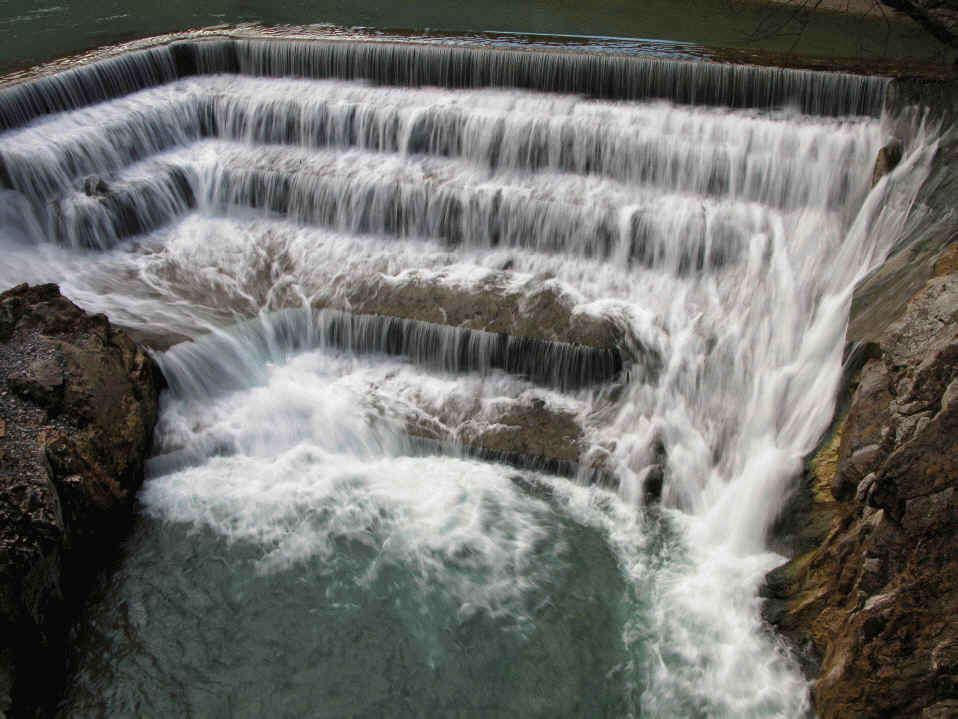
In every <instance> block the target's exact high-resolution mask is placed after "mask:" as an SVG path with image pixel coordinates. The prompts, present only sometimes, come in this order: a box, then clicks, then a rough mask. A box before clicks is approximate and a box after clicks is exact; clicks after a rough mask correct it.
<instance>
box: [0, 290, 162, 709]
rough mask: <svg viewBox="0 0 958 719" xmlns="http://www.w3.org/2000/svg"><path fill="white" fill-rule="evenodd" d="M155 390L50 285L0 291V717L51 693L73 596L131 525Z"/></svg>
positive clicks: (135, 364)
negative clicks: (11, 708) (7, 711)
mask: <svg viewBox="0 0 958 719" xmlns="http://www.w3.org/2000/svg"><path fill="white" fill-rule="evenodd" d="M161 382H162V380H161V378H160V374H159V372H158V370H157V369H156V368H155V365H154V364H153V361H152V360H151V359H150V358H149V357H148V356H147V355H146V354H145V353H143V352H142V351H141V350H140V349H139V348H138V347H137V346H136V345H135V344H134V343H133V341H132V340H130V339H129V337H127V336H126V335H125V334H124V333H123V332H122V331H120V330H118V329H116V328H114V327H113V326H111V324H110V322H109V321H108V320H107V319H106V317H104V316H102V315H88V314H86V313H85V312H83V311H82V310H80V309H79V308H78V307H76V306H75V305H74V304H73V303H71V302H70V301H69V300H67V299H66V298H65V297H63V296H62V295H61V294H60V292H59V290H58V289H57V287H56V286H55V285H37V286H33V287H30V286H28V285H20V286H18V287H15V288H13V289H11V290H9V291H7V292H5V293H3V294H0V415H2V419H0V429H2V431H0V638H2V639H0V715H2V713H3V712H4V711H5V710H9V709H10V707H11V699H12V700H14V701H15V703H16V706H15V707H14V709H15V710H16V708H17V707H30V706H35V705H37V704H40V703H42V701H43V700H45V699H47V698H48V697H49V696H51V695H52V694H54V692H51V682H54V686H55V681H57V680H55V679H52V678H51V676H53V677H55V676H56V672H54V673H51V672H50V666H54V667H56V666H59V665H60V663H61V659H60V651H61V648H62V642H63V638H64V637H63V634H64V630H65V627H66V622H67V621H68V619H69V617H70V615H71V613H72V611H73V609H74V607H75V604H76V602H77V600H78V598H79V596H80V590H82V588H83V586H84V585H85V584H86V583H87V582H88V581H89V580H90V579H92V575H93V574H94V573H95V572H96V571H97V570H98V569H99V568H100V567H102V566H103V565H104V564H105V562H107V561H108V560H109V558H110V557H111V556H112V554H113V552H114V551H115V548H116V546H117V542H118V541H119V539H120V538H121V537H122V536H123V534H124V531H125V529H126V528H127V527H128V525H129V522H130V518H131V508H132V505H133V501H134V497H135V494H136V491H137V489H138V488H139V486H140V483H141V482H142V479H143V461H144V458H145V456H146V453H147V450H148V448H149V444H150V438H151V435H152V431H153V425H154V423H155V421H156V416H157V395H158V392H159V388H160V385H161ZM51 663H52V664H51Z"/></svg>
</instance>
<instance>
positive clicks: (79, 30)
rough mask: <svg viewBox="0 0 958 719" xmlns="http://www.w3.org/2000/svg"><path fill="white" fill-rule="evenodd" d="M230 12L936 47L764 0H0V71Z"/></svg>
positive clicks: (904, 29)
mask: <svg viewBox="0 0 958 719" xmlns="http://www.w3.org/2000/svg"><path fill="white" fill-rule="evenodd" d="M237 23H266V24H295V25H308V24H313V23H327V24H333V25H338V26H343V27H350V26H362V27H368V28H381V29H410V30H418V31H421V30H423V29H427V28H428V29H431V31H432V32H433V33H438V34H441V33H442V32H444V31H465V32H473V33H476V32H496V31H503V32H509V33H544V34H551V35H567V36H568V35H572V36H596V37H594V38H593V39H592V40H590V41H588V42H591V43H593V44H599V45H613V46H616V45H617V46H619V47H620V48H625V49H634V48H635V47H637V46H638V47H640V48H641V49H642V50H644V51H649V50H650V49H651V50H656V49H658V50H660V51H665V52H669V51H673V50H674V49H675V47H674V43H693V44H696V45H706V46H712V47H736V48H747V49H761V50H771V51H776V52H790V51H795V52H799V53H805V54H811V55H821V56H849V57H858V56H864V57H892V58H894V57H913V58H926V57H932V56H937V55H940V54H941V53H942V50H943V48H942V46H941V45H940V44H939V43H938V42H937V41H935V40H933V39H932V38H931V37H929V36H928V35H927V34H925V33H923V32H922V31H920V30H918V29H917V28H916V27H914V26H913V25H912V24H911V23H909V22H906V21H893V22H885V21H883V20H879V19H872V18H868V19H863V18H859V17H852V16H845V15H841V14H837V13H824V14H817V15H814V16H813V17H811V18H810V19H809V20H808V21H807V22H806V21H805V20H803V21H801V22H800V23H799V22H796V21H794V20H793V14H792V13H791V12H790V11H787V10H782V9H780V8H776V7H775V6H774V5H771V4H769V3H764V4H758V5H753V4H750V3H747V2H740V1H733V0H681V1H678V0H644V1H643V2H633V1H632V0H595V1H593V2H588V3H583V2H575V1H573V0H520V1H519V2H514V1H512V0H488V2H483V3H475V2H466V1H464V0H452V1H446V0H441V1H436V0H423V1H422V2H416V3H400V2H382V3H357V2H348V1H346V0H315V1H311V2H302V1H301V0H274V1H270V2H264V1H263V0H240V1H237V0H203V1H202V2H194V1H192V0H167V1H166V2H159V3H158V2H143V1H142V0H125V1H123V2H120V1H119V0H69V1H67V0H64V1H62V2H60V1H58V0H0V32H2V33H3V38H4V42H3V47H2V48H0V71H6V70H10V69H14V68H22V67H25V66H28V65H31V64H34V63H37V62H40V61H44V60H49V59H51V58H56V57H61V56H64V55H68V54H73V53H76V52H79V51H82V50H87V49H90V48H93V47H97V46H100V45H107V44H112V43H115V42H119V41H123V40H130V39H134V38H139V37H145V36H149V35H156V34H160V33H167V32H173V31H177V30H185V29H189V28H198V27H207V26H211V25H220V24H229V25H235V24H237ZM799 30H801V31H802V32H800V33H799V32H798V31H799ZM615 38H641V39H645V40H652V41H654V42H652V43H646V42H643V43H638V45H637V44H636V43H635V42H634V41H626V42H619V41H616V40H615ZM656 46H658V48H656ZM946 54H947V55H948V56H949V57H951V56H952V55H953V52H952V53H946Z"/></svg>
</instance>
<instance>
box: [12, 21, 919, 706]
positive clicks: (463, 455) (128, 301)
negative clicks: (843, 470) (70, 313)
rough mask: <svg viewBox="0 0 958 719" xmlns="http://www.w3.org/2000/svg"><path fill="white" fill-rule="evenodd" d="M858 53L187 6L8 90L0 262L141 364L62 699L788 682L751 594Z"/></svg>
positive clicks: (124, 701) (792, 477)
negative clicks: (842, 62) (590, 48)
mask: <svg viewBox="0 0 958 719" xmlns="http://www.w3.org/2000/svg"><path fill="white" fill-rule="evenodd" d="M886 86H887V81H886V80H884V79H882V78H873V77H864V76H857V75H848V74H840V73H819V72H810V71H798V70H785V69H779V68H763V67H756V66H745V65H730V64H719V63H706V62H693V61H684V60H668V59H660V58H652V57H625V56H609V55H605V56H603V55H592V54H588V53H580V52H563V51H558V50H554V51H530V50H527V49H526V50H524V49H521V48H503V49H489V48H477V47H472V46H470V45H469V44H468V43H466V42H460V43H454V44H428V43H414V42H398V41H397V42H377V41H375V40H371V39H369V38H357V39H354V40H348V39H342V38H322V37H317V38H311V39H299V40H296V39H288V38H281V37H268V36H266V35H263V36H243V35H241V34H237V35H229V34H222V35H219V36H210V37H206V36H190V37H183V38H172V39H167V40H165V41H163V42H161V43H157V44H155V45H153V46H148V47H137V48H135V49H132V50H129V51H123V52H115V53H106V56H105V57H100V58H95V59H94V60H92V61H86V62H82V63H79V64H77V65H76V66H73V67H70V68H68V69H65V70H61V71H59V72H55V73H48V74H43V75H40V76H37V77H34V78H32V79H28V80H26V81H22V82H19V83H18V84H13V85H10V86H8V87H6V88H4V89H2V90H0V128H2V131H0V217H2V223H0V249H2V253H3V256H4V261H3V262H2V263H0V280H2V281H3V283H4V284H5V285H12V284H16V283H18V282H23V281H29V282H57V283H58V284H59V285H60V286H61V288H62V290H63V292H64V294H66V295H67V296H69V297H70V298H71V299H73V300H74V301H76V302H77V303H78V304H80V305H81V306H83V307H84V308H85V309H88V310H91V311H96V312H103V313H105V314H107V315H108V316H109V317H110V319H111V320H112V321H113V322H115V323H116V324H119V325H121V326H123V327H126V328H128V329H129V330H130V331H131V332H132V333H134V336H136V337H137V338H138V339H139V340H141V341H143V342H145V343H146V344H148V345H149V346H150V347H152V348H153V349H152V350H151V351H152V352H153V353H154V356H155V358H156V360H157V361H158V363H159V365H160V367H161V368H162V370H163V373H164V375H165V377H166V380H167V383H168V385H169V389H168V391H167V392H166V393H165V394H164V396H163V405H162V413H161V417H160V421H159V425H158V426H157V429H156V433H155V437H154V456H153V458H152V459H151V460H150V462H149V464H148V478H147V481H146V483H145V484H144V487H143V490H142V493H141V496H140V502H141V508H142V512H141V516H140V517H139V518H138V520H137V523H136V526H135V529H134V533H133V535H132V537H131V539H130V541H129V543H128V546H127V547H126V548H125V549H124V553H123V557H122V558H121V559H120V561H119V564H118V566H117V567H116V568H115V571H114V572H113V573H112V574H111V576H110V577H109V578H107V579H105V580H104V581H103V583H102V586H100V587H98V588H97V590H96V591H95V593H94V597H93V599H92V600H91V602H90V605H89V607H88V609H87V611H86V612H85V615H84V618H83V621H82V622H81V623H80V624H79V625H78V626H77V628H76V629H75V632H74V637H73V642H72V644H73V646H74V650H73V653H74V656H72V657H71V674H70V678H69V681H68V687H67V691H66V695H65V697H64V698H63V700H62V703H61V706H60V708H59V711H60V713H61V715H62V716H70V717H79V716H111V717H124V716H130V717H133V716H204V717H217V716H223V717H227V716H230V717H238V716H277V717H287V716H288V717H293V716H296V717H303V716H329V717H343V716H364V717H371V716H384V717H385V716H391V717H392V716H395V717H413V716H436V717H439V716H461V717H483V718H491V717H527V716H552V717H584V716H589V717H625V716H634V717H689V718H691V717H703V718H704V717H734V718H736V719H740V718H744V717H754V718H760V717H762V718H765V717H803V716H809V715H811V709H810V704H809V699H808V684H807V680H806V679H805V678H804V677H803V675H802V671H801V668H800V659H799V658H798V657H797V656H796V655H795V653H794V650H793V649H791V648H789V647H788V646H786V644H785V643H784V642H783V640H781V639H780V638H778V637H776V636H775V635H774V633H773V632H771V630H769V629H768V628H767V627H766V626H765V625H764V624H763V621H762V618H761V615H760V600H759V599H758V598H757V591H758V587H759V586H760V584H761V582H762V579H763V577H764V575H765V573H767V572H768V571H770V570H771V569H772V568H774V567H775V566H777V565H778V564H780V563H781V562H782V561H783V558H782V557H781V556H779V555H778V554H776V553H775V552H774V551H772V549H771V548H770V546H771V545H770V530H771V527H772V524H773V522H774V521H775V520H776V518H777V517H778V515H779V513H780V512H781V510H782V508H783V507H784V505H785V502H786V501H787V499H788V497H789V494H790V492H791V491H793V490H794V488H795V487H796V486H797V482H798V477H799V475H800V472H801V468H802V462H803V458H804V456H805V455H806V454H807V453H808V452H809V451H810V450H811V449H812V448H813V447H814V446H815V444H816V442H817V440H818V438H819V436H820V435H821V433H822V431H823V430H824V429H825V427H826V426H827V425H828V423H829V421H830V418H831V413H832V410H833V406H834V395H835V391H836V387H837V385H838V382H839V378H840V375H841V371H842V353H843V340H844V328H845V323H846V321H847V316H848V308H849V304H850V301H851V293H852V290H853V289H854V286H855V283H856V282H857V281H858V280H860V279H861V278H862V277H864V276H865V274H866V273H868V272H869V270H870V269H872V268H874V267H875V266H876V265H877V264H878V263H880V262H881V261H882V260H883V259H884V257H885V256H886V255H887V253H888V252H889V251H890V250H891V248H892V247H893V245H894V243H895V241H896V239H897V237H898V234H899V232H900V230H901V227H902V225H903V223H904V221H905V218H906V215H907V213H908V212H909V211H910V209H911V208H912V206H913V203H914V198H915V195H916V193H917V191H918V188H919V186H920V184H921V182H922V180H923V178H924V177H925V175H926V173H927V169H928V165H929V162H930V158H931V155H932V153H933V151H934V138H933V137H932V133H930V132H929V131H927V130H926V129H925V128H924V127H923V126H922V124H921V122H920V121H919V120H920V118H918V119H917V120H915V121H914V122H912V123H911V124H910V125H909V126H910V127H912V128H913V129H912V131H911V134H910V136H908V137H905V138H902V139H903V144H904V157H903V160H902V162H901V164H900V165H899V167H898V168H897V169H895V170H894V172H892V173H891V174H890V175H888V176H886V177H884V178H882V179H881V180H879V181H878V182H877V184H875V186H874V187H873V186H872V167H873V164H874V160H875V157H876V154H877V153H878V150H879V149H880V148H881V147H882V146H883V144H885V143H886V142H887V141H888V139H889V137H890V135H891V129H890V123H891V121H892V118H891V117H890V116H889V113H888V112H886V111H883V103H884V98H885V92H886Z"/></svg>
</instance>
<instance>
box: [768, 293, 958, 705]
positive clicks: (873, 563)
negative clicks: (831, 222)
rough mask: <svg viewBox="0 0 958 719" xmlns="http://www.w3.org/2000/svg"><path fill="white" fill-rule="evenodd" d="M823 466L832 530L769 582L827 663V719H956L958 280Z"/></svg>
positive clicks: (912, 332)
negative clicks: (830, 460)
mask: <svg viewBox="0 0 958 719" xmlns="http://www.w3.org/2000/svg"><path fill="white" fill-rule="evenodd" d="M879 346H880V350H881V352H880V357H879V358H877V359H872V360H870V361H869V362H868V363H867V364H866V365H865V367H864V368H863V370H862V373H861V375H860V380H859V384H858V387H857V389H856V390H855V392H854V394H853V396H852V400H851V403H850V405H849V407H848V410H847V414H846V416H845V419H844V422H843V424H842V427H841V428H840V431H839V433H838V435H839V437H840V439H839V447H838V459H837V461H836V462H835V463H834V464H833V465H830V466H828V465H822V464H821V463H819V469H822V468H823V467H824V470H825V471H826V473H827V472H828V471H831V472H832V473H831V476H830V477H829V478H828V480H829V486H830V488H831V493H832V494H833V496H834V497H835V498H836V499H837V500H839V501H838V502H837V504H836V510H835V515H834V519H833V520H832V526H831V531H830V532H829V533H828V536H827V537H825V538H824V540H823V541H822V542H821V543H820V544H819V545H818V546H817V548H815V549H813V550H812V551H811V552H809V553H808V554H806V555H803V556H800V557H797V558H796V559H794V560H793V561H792V562H790V563H789V564H788V565H786V566H784V567H782V568H780V569H779V570H776V572H775V573H773V575H770V578H769V587H770V588H769V591H768V592H767V593H768V594H769V595H770V597H772V599H773V601H774V602H777V604H775V612H774V614H772V615H770V616H773V617H774V619H775V621H776V623H777V624H778V625H779V627H781V628H782V629H783V630H784V631H785V632H786V633H787V634H790V635H791V636H793V637H794V638H796V639H797V640H798V641H800V642H801V641H803V640H804V639H805V638H809V639H811V640H812V641H813V642H814V644H815V646H816V647H817V648H818V650H819V652H820V653H821V656H822V661H821V666H820V673H819V675H818V678H817V680H816V682H815V684H814V688H813V695H814V699H815V704H816V708H817V710H818V712H819V714H820V715H821V716H822V717H824V718H825V719H832V718H833V717H834V718H837V717H841V718H842V719H845V718H846V717H851V718H857V717H862V718H865V717H869V718H872V717H874V718H876V719H877V718H879V717H881V718H882V719H885V718H886V717H888V718H895V717H901V718H904V717H919V716H920V717H944V716H949V717H950V716H955V715H956V714H955V711H954V710H955V708H956V704H955V692H956V686H958V679H956V677H958V667H956V664H958V660H956V656H958V650H956V647H958V623H956V622H955V620H954V617H955V616H958V552H956V551H955V550H956V542H955V537H956V530H958V511H956V510H958V505H956V497H958V489H956V487H958V276H956V275H955V274H944V275H942V274H939V275H938V276H935V277H932V278H931V279H929V280H928V281H927V282H926V284H925V286H924V288H923V289H922V290H921V291H920V292H919V293H918V294H917V295H915V297H914V298H913V299H912V300H911V301H910V302H909V303H908V304H907V306H906V308H905V311H904V313H903V314H902V315H901V316H900V317H899V318H898V319H897V320H895V321H893V322H891V323H890V324H889V325H887V327H886V328H885V330H884V331H883V333H882V335H881V338H880V341H879Z"/></svg>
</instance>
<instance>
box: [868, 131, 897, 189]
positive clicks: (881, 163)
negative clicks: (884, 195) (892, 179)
mask: <svg viewBox="0 0 958 719" xmlns="http://www.w3.org/2000/svg"><path fill="white" fill-rule="evenodd" d="M899 162H901V141H900V140H898V139H893V140H892V141H891V142H889V143H888V144H887V145H885V146H884V147H883V148H881V149H880V150H879V151H878V156H877V157H876V158H875V169H874V170H873V171H872V186H874V185H877V184H878V181H879V180H880V179H881V178H883V177H884V176H885V175H887V174H888V173H889V172H891V171H892V170H894V169H895V168H896V167H898V163H899Z"/></svg>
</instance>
